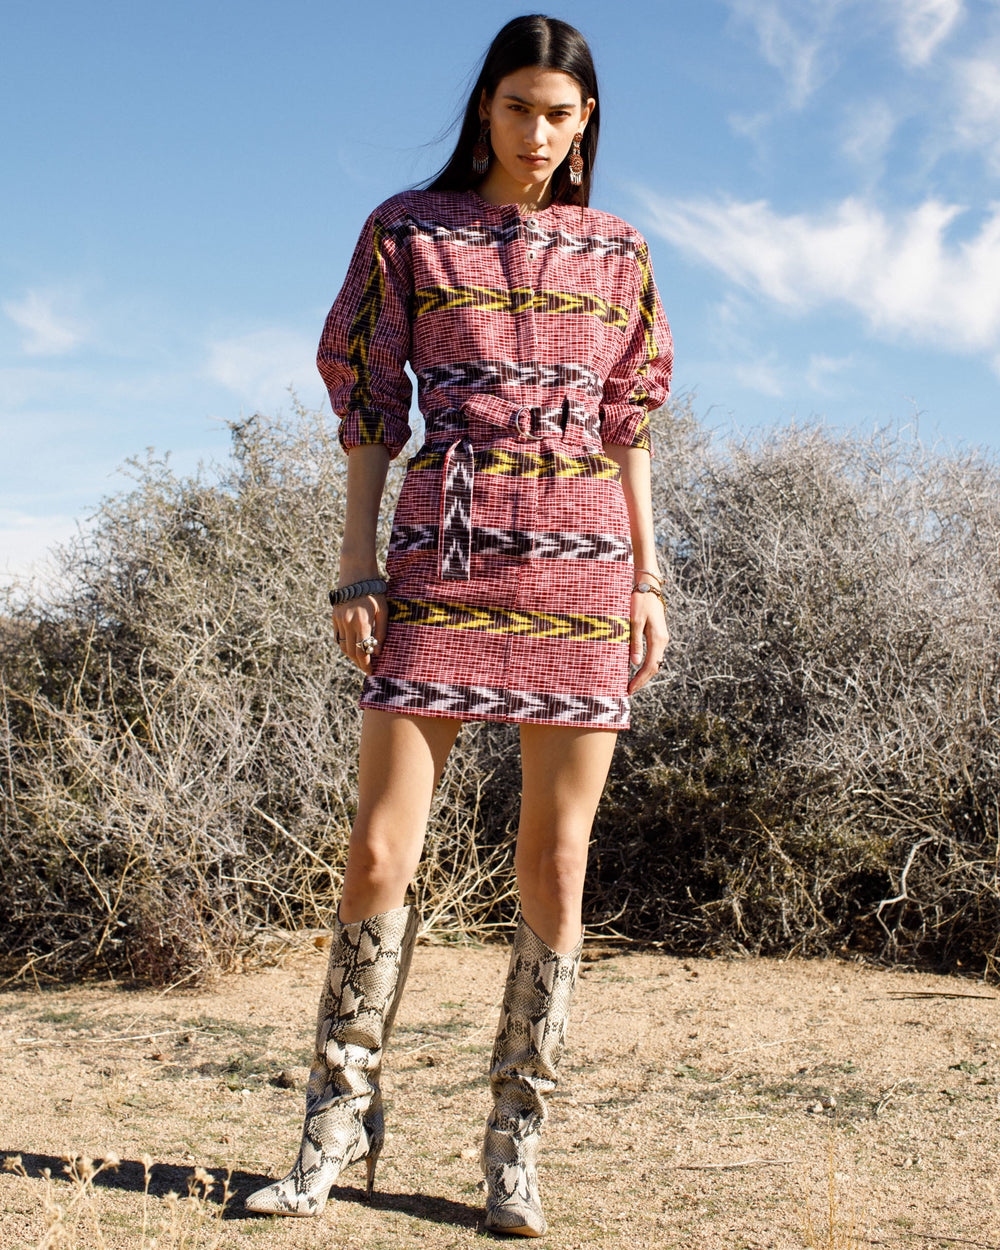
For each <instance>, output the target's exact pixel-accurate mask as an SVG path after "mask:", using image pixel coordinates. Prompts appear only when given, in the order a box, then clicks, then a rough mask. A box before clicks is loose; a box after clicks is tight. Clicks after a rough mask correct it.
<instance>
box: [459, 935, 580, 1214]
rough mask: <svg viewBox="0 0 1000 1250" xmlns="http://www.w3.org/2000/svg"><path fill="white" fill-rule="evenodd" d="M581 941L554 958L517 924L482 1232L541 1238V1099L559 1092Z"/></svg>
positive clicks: (487, 1153)
mask: <svg viewBox="0 0 1000 1250" xmlns="http://www.w3.org/2000/svg"><path fill="white" fill-rule="evenodd" d="M582 949H583V938H582V937H581V938H580V941H579V942H578V943H577V945H576V947H575V949H573V950H572V951H570V953H569V954H568V955H557V954H556V952H555V951H554V950H551V949H550V948H549V947H548V946H546V945H545V943H544V942H543V941H542V940H541V938H539V937H537V936H536V935H535V934H534V933H533V932H532V930H531V929H529V928H528V926H527V925H526V924H525V922H524V920H521V922H520V923H519V925H518V927H517V932H516V933H515V935H514V946H513V949H512V950H511V955H510V967H509V969H508V972H507V985H506V988H505V990H504V996H503V1008H502V1009H501V1012H500V1024H499V1027H498V1029H497V1035H496V1041H495V1042H494V1043H493V1059H492V1063H491V1066H490V1088H491V1090H492V1093H493V1110H492V1111H491V1112H490V1116H489V1119H488V1120H487V1123H486V1139H485V1141H484V1142H483V1153H482V1166H483V1174H484V1175H485V1177H486V1227H487V1228H488V1229H491V1230H493V1231H495V1232H502V1233H510V1234H520V1235H521V1236H522V1237H541V1235H542V1234H543V1233H544V1232H545V1229H546V1223H545V1216H544V1215H543V1214H542V1204H541V1200H540V1199H539V1196H538V1174H537V1170H536V1161H537V1157H538V1140H539V1137H540V1135H541V1131H542V1123H543V1122H544V1120H545V1115H546V1109H545V1099H544V1095H546V1094H550V1093H551V1092H552V1091H553V1090H554V1089H555V1087H556V1067H557V1065H558V1063H559V1056H560V1055H561V1054H562V1048H563V1042H564V1040H565V1037H566V1024H567V1021H568V1019H569V1008H570V1002H571V1001H572V998H573V988H574V986H575V985H576V974H577V969H578V968H579V966H580V951H581V950H582Z"/></svg>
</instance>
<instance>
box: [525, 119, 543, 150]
mask: <svg viewBox="0 0 1000 1250" xmlns="http://www.w3.org/2000/svg"><path fill="white" fill-rule="evenodd" d="M525 138H526V139H527V141H528V143H529V144H530V145H531V147H532V148H540V147H541V146H542V144H543V143H544V142H545V138H546V126H545V118H544V117H542V116H541V115H540V114H539V115H538V116H536V117H532V118H531V119H530V120H529V122H528V125H527V128H526V131H525Z"/></svg>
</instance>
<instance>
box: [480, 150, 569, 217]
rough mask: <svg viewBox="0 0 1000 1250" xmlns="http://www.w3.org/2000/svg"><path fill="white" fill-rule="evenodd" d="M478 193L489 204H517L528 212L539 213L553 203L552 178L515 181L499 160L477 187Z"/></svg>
mask: <svg viewBox="0 0 1000 1250" xmlns="http://www.w3.org/2000/svg"><path fill="white" fill-rule="evenodd" d="M476 194H477V195H478V196H480V198H481V199H484V200H485V201H486V202H487V204H516V205H517V207H518V208H519V209H521V210H522V211H523V212H526V213H537V212H540V211H541V210H542V209H543V208H548V206H549V205H550V204H551V203H552V179H551V178H547V179H546V180H545V182H542V183H539V182H529V183H527V184H524V183H519V182H515V181H514V179H513V178H511V177H510V176H509V175H508V174H507V173H506V171H505V170H504V169H503V167H502V166H501V165H500V162H499V161H495V162H494V163H493V167H492V168H491V169H490V172H489V173H488V174H487V175H486V177H485V178H484V179H483V180H482V182H481V183H480V184H479V186H478V187H476Z"/></svg>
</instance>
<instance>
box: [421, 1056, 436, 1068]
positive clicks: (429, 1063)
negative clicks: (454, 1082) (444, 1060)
mask: <svg viewBox="0 0 1000 1250" xmlns="http://www.w3.org/2000/svg"><path fill="white" fill-rule="evenodd" d="M420 1062H421V1063H422V1064H423V1065H424V1067H425V1068H433V1067H435V1066H436V1064H437V1060H436V1059H435V1058H434V1056H433V1055H421V1056H420Z"/></svg>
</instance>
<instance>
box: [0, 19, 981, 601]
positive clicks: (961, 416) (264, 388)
mask: <svg viewBox="0 0 1000 1250" xmlns="http://www.w3.org/2000/svg"><path fill="white" fill-rule="evenodd" d="M525 11H529V10H526V9H525V8H524V7H523V6H521V5H519V4H513V5H512V4H505V3H501V4H490V5H481V6H473V5H469V4H468V3H458V2H451V0H449V2H447V3H445V2H437V3H435V2H434V0H422V2H421V3H420V4H412V3H406V4H403V3H400V2H399V0H382V2H381V3H379V4H377V5H376V4H367V5H365V4H357V3H354V4H345V3H341V2H339V0H327V2H326V3H323V4H320V3H318V2H315V0H283V2H282V3H280V4H278V3H265V2H264V0H241V3H239V4H236V3H230V2H228V0H225V2H223V0H159V3H157V4H152V3H148V2H147V0H72V3H70V2H68V0H9V2H8V4H7V5H6V6H5V16H4V37H3V41H2V46H0V107H2V110H3V118H4V136H5V139H4V147H5V153H4V167H5V174H6V178H5V184H6V185H5V189H4V193H3V196H2V197H0V423H2V433H3V449H4V450H3V455H2V457H0V576H4V575H6V576H8V577H9V576H12V575H23V574H24V573H25V571H26V570H29V569H30V568H32V567H34V562H36V561H37V560H38V559H39V558H40V557H41V556H42V553H44V551H45V550H46V549H47V548H48V546H49V545H50V544H51V543H52V542H53V541H58V540H61V539H63V538H65V537H67V536H68V535H70V534H71V533H72V532H73V530H74V527H75V525H76V523H77V522H78V521H85V519H86V517H87V516H88V515H90V514H91V513H92V511H93V508H94V505H95V504H96V503H97V501H98V500H99V499H100V498H101V497H102V496H104V495H106V494H109V493H111V492H113V491H115V490H117V489H121V488H122V487H123V485H124V484H125V480H124V479H123V478H122V477H121V476H120V475H119V473H118V469H119V466H120V465H121V464H122V463H123V462H124V461H125V459H126V458H127V457H129V456H131V455H135V454H140V455H141V454H143V453H144V449H145V448H147V447H155V448H156V449H157V451H159V452H164V451H170V452H171V453H172V457H173V462H174V464H175V465H176V466H177V467H178V468H180V469H182V470H186V469H189V468H193V467H194V466H195V465H196V463H197V462H198V461H199V459H213V458H214V459H219V458H222V457H224V456H225V455H226V452H227V447H228V432H227V428H226V424H225V423H226V421H227V420H231V419H236V418H239V416H240V415H241V414H245V413H249V412H253V411H256V410H260V411H263V412H277V411H279V410H285V411H287V410H288V407H289V397H288V390H287V388H288V387H289V385H294V387H295V389H296V392H297V394H298V396H299V398H300V399H301V400H302V401H303V402H305V403H306V404H308V405H310V406H313V405H318V404H320V402H321V401H322V400H323V398H324V397H323V394H322V389H321V386H320V383H319V379H318V376H317V375H316V372H315V367H314V363H313V358H314V350H315V343H316V340H317V338H318V335H319V330H320V328H321V325H322V321H323V317H324V315H325V313H326V310H327V308H328V306H329V304H330V303H331V301H332V299H333V297H334V295H335V294H336V292H337V289H338V287H339V284H340V282H341V280H342V278H343V275H344V271H345V269H346V265H347V261H348V258H349V255H350V251H351V248H352V247H353V244H354V241H355V239H356V236H357V232H358V230H359V228H360V226H361V223H362V221H363V220H364V218H365V216H366V215H367V214H368V212H369V211H370V210H371V209H372V208H373V207H374V206H375V204H377V203H378V202H379V201H380V200H382V199H384V198H385V197H386V196H388V195H390V194H392V193H393V192H394V191H397V190H399V189H401V188H402V187H404V186H408V185H412V184H413V183H415V182H417V181H419V180H421V179H423V178H424V177H426V176H428V175H429V174H431V173H432V172H434V170H436V169H437V168H438V167H439V166H440V165H441V164H442V163H443V162H444V160H445V159H446V157H447V154H448V151H449V146H448V139H447V137H444V138H443V137H442V136H443V134H444V131H445V128H446V127H447V125H448V124H449V123H450V122H451V121H452V120H453V118H454V116H455V114H456V113H457V111H458V109H459V108H460V106H461V104H462V102H463V100H464V89H465V88H466V83H467V77H468V75H469V74H470V72H471V71H472V70H473V68H474V66H475V64H476V62H477V61H478V58H479V57H480V56H481V54H482V52H483V50H484V48H485V46H486V44H487V43H488V42H489V40H490V38H491V37H492V35H493V34H494V33H495V31H496V29H497V28H498V27H499V26H500V25H501V24H502V23H503V22H504V21H506V20H507V18H509V17H512V16H514V15H515V14H517V13H520V12H525ZM548 11H549V12H551V13H553V14H554V15H555V16H558V17H562V18H564V19H565V20H567V21H570V22H572V23H573V24H574V25H577V26H578V27H579V28H580V29H581V30H583V32H584V34H586V35H587V37H588V38H589V40H590V42H591V46H592V49H593V51H594V55H595V59H596V62H597V67H598V74H599V77H600V81H601V91H602V100H601V104H602V114H603V119H602V130H601V152H600V157H599V163H598V174H597V178H596V183H595V190H594V196H593V202H594V203H595V204H596V205H597V206H598V207H601V208H605V209H608V210H610V211H612V212H616V213H619V214H620V215H622V216H623V217H626V218H628V219H629V220H631V221H632V222H634V223H635V224H636V225H637V226H638V227H639V228H640V229H641V230H643V231H644V232H645V233H646V235H647V237H648V239H649V242H650V247H651V251H652V256H653V262H654V267H655V271H656V276H657V281H658V284H659V287H660V290H661V294H662V297H663V302H664V305H665V307H666V310H667V313H668V316H669V318H670V321H671V324H672V326H673V329H674V335H675V340H676V352H677V368H676V374H675V390H676V391H678V392H690V393H692V394H693V396H694V405H695V410H696V412H698V413H699V414H700V415H702V416H703V418H704V419H705V421H706V422H707V423H708V424H710V425H712V426H713V427H720V428H727V427H729V426H730V425H735V426H736V427H737V428H738V429H750V428H753V427H757V426H767V425H774V424H782V423H787V422H789V421H791V420H805V419H809V418H812V417H819V418H822V419H823V420H825V421H826V422H827V423H829V424H830V425H832V426H836V427H850V428H860V429H871V428H872V427H873V426H877V425H882V424H885V423H903V424H912V423H914V422H915V423H916V425H917V427H918V429H919V431H920V434H921V436H922V437H924V438H925V439H927V440H928V441H939V440H940V441H942V442H944V443H956V442H957V443H976V444H985V445H988V446H990V447H992V448H993V449H998V448H1000V419H998V404H997V396H998V382H1000V0H697V2H695V0H688V2H686V3H667V2H663V0H641V2H639V3H608V0H599V2H598V0H580V2H578V3H573V2H568V3H564V4H560V5H558V6H557V7H555V8H553V9H551V10H548Z"/></svg>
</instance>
